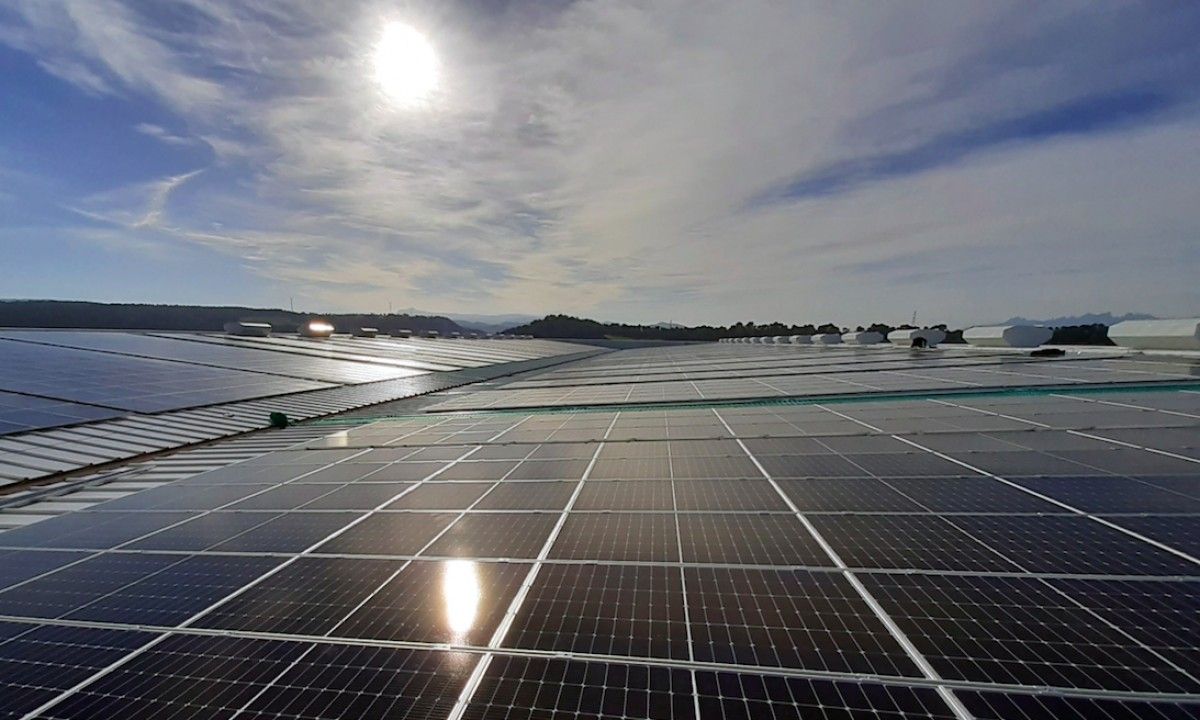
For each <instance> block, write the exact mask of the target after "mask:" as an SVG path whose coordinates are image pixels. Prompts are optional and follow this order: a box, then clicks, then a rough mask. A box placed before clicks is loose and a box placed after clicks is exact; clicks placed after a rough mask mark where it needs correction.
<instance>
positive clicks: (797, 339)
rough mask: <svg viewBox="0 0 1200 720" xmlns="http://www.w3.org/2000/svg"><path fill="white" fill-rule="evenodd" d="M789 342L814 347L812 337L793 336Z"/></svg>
mask: <svg viewBox="0 0 1200 720" xmlns="http://www.w3.org/2000/svg"><path fill="white" fill-rule="evenodd" d="M789 340H791V343H792V344H793V345H812V335H793V336H792V337H791V338H789Z"/></svg>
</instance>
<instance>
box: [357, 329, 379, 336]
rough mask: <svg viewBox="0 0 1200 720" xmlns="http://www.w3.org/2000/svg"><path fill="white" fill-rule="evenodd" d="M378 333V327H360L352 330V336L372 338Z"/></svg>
mask: <svg viewBox="0 0 1200 720" xmlns="http://www.w3.org/2000/svg"><path fill="white" fill-rule="evenodd" d="M378 334H379V328H368V327H360V328H357V329H356V330H355V331H354V337H360V338H373V337H375V336H376V335H378Z"/></svg>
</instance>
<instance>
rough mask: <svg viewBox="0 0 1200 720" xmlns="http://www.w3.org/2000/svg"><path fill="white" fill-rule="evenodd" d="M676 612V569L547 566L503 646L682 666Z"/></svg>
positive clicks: (679, 591) (681, 618) (681, 619)
mask: <svg viewBox="0 0 1200 720" xmlns="http://www.w3.org/2000/svg"><path fill="white" fill-rule="evenodd" d="M683 605H684V598H683V586H682V579H681V576H680V570H679V568H676V567H663V566H657V567H655V566H637V565H590V564H589V565H546V566H543V567H542V569H541V572H540V573H539V574H538V576H537V578H536V579H535V580H534V583H533V586H532V588H531V589H530V591H529V596H528V597H527V598H526V600H525V604H524V605H523V606H522V608H521V612H520V613H519V614H518V615H517V618H516V621H515V622H514V624H513V627H512V631H511V632H510V633H509V634H508V636H507V637H506V640H505V645H506V646H509V647H515V648H530V649H535V650H551V651H562V650H568V651H575V652H585V653H592V654H600V655H627V656H632V657H664V658H676V659H680V660H687V659H689V649H688V631H687V622H686V618H685V614H684V609H683Z"/></svg>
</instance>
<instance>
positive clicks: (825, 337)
mask: <svg viewBox="0 0 1200 720" xmlns="http://www.w3.org/2000/svg"><path fill="white" fill-rule="evenodd" d="M812 341H813V344H814V345H841V344H842V336H841V335H839V334H837V333H817V334H816V335H813V336H812Z"/></svg>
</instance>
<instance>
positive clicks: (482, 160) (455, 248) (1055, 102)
mask: <svg viewBox="0 0 1200 720" xmlns="http://www.w3.org/2000/svg"><path fill="white" fill-rule="evenodd" d="M389 22H404V23H407V24H409V25H411V26H413V27H415V28H418V29H419V30H420V32H422V33H424V34H425V35H426V36H427V37H428V38H429V41H430V43H431V44H432V46H433V48H434V50H435V51H436V53H437V58H438V67H439V82H438V85H437V87H436V89H435V91H434V92H433V93H432V95H430V96H429V97H428V98H425V99H423V100H422V102H421V103H418V104H416V105H415V106H412V107H397V106H396V105H395V104H393V103H390V102H389V101H388V99H387V97H386V96H385V95H384V94H383V93H381V89H380V87H379V85H378V84H377V83H376V82H375V71H374V68H373V65H372V53H373V50H374V46H375V43H376V42H378V41H379V38H380V37H381V34H382V32H383V29H384V27H385V26H386V24H387V23H389ZM1197 31H1200V10H1198V9H1194V8H1192V7H1191V6H1189V5H1186V4H1180V5H1174V6H1169V7H1164V6H1157V7H1154V8H1150V7H1144V6H1135V5H1130V4H1126V3H1115V2H1114V3H1083V4H1077V3H1053V4H1043V5H1038V6H1033V7H1031V6H1029V5H1027V4H1023V3H1017V4H1005V3H992V2H988V3H944V4H937V3H935V4H928V5H923V6H919V7H913V6H908V7H905V8H903V9H901V8H896V7H893V6H889V5H886V4H866V5H854V6H848V5H834V6H828V7H812V6H801V5H798V4H793V3H771V2H746V3H736V4H728V3H716V2H713V3H707V2H700V3H697V2H682V0H680V1H679V2H660V3H653V4H649V5H647V4H645V3H633V2H628V3H627V2H619V1H611V0H610V1H606V2H574V3H570V2H565V3H555V4H544V3H538V2H533V1H532V0H530V1H529V2H514V3H507V4H501V5H496V6H493V5H490V4H480V3H471V2H461V3H432V2H431V3H412V4H408V5H406V6H404V7H403V8H399V7H397V6H394V5H390V4H386V3H378V2H361V3H299V4H297V3H292V2H285V1H284V0H256V1H254V2H246V1H244V0H241V1H234V0H187V1H186V2H183V3H174V4H170V5H159V4H145V3H125V2H118V0H70V1H63V2H43V1H42V0H28V1H23V2H18V3H17V4H15V5H13V6H11V7H9V8H8V9H6V10H0V44H3V45H4V46H6V48H7V50H8V51H10V52H13V53H18V54H20V55H21V56H23V57H25V58H27V60H28V62H29V67H30V70H29V71H28V73H29V75H28V76H27V77H24V78H18V79H14V78H11V77H10V78H8V79H7V80H4V81H0V82H16V81H18V80H19V81H22V82H23V83H24V85H25V86H26V87H27V92H28V93H29V95H30V96H31V97H32V98H33V100H31V102H34V101H35V100H36V99H37V97H38V93H39V92H40V91H39V90H38V89H36V87H38V83H41V84H42V85H45V84H46V83H49V82H54V83H61V84H62V86H63V87H65V88H70V91H71V92H74V93H77V94H78V96H79V97H80V98H81V100H80V102H91V103H94V106H95V108H97V110H96V112H97V113H101V119H103V118H104V115H103V114H105V113H107V114H108V116H109V117H111V118H112V120H111V124H112V126H114V127H116V126H117V125H119V126H120V127H121V128H123V130H122V131H121V132H124V133H127V134H128V137H127V138H126V139H125V140H123V142H126V143H128V144H129V147H130V148H135V147H136V152H133V153H132V155H129V154H126V155H124V156H123V157H124V158H125V160H123V161H121V162H120V163H118V165H119V167H117V168H116V169H117V170H119V172H114V176H113V177H112V179H111V181H110V182H109V183H107V184H104V183H98V182H97V181H96V173H95V172H92V173H90V174H89V175H88V176H87V177H86V178H85V179H80V180H78V181H75V180H73V179H72V178H71V177H68V176H69V172H65V171H62V170H60V169H58V167H57V166H54V169H53V170H51V171H47V172H48V173H50V174H49V175H48V180H47V182H45V183H38V184H37V185H38V186H39V187H40V188H41V189H40V192H46V187H47V184H48V185H49V186H50V187H51V188H53V189H52V192H53V193H55V197H54V198H53V200H54V202H53V203H52V205H53V206H54V207H65V208H71V209H72V210H73V211H75V212H71V213H68V214H66V215H64V216H63V217H54V216H51V215H49V214H47V215H45V216H43V217H37V218H34V220H36V222H35V223H34V224H36V226H37V228H38V232H43V233H52V234H57V235H60V236H62V237H69V236H72V233H81V232H82V231H83V230H88V229H94V228H95V225H96V224H100V225H103V224H106V223H107V224H108V225H110V226H113V227H119V228H122V229H124V230H125V231H126V232H129V233H132V234H137V235H141V236H144V239H147V240H148V241H152V242H154V243H156V244H160V245H165V246H168V247H169V246H171V245H172V244H179V245H181V246H182V245H186V246H188V247H190V248H195V249H198V250H199V251H202V252H208V253H212V254H213V256H214V257H218V258H225V261H226V262H228V263H230V264H231V265H236V266H237V267H238V268H248V269H249V272H251V273H253V274H255V275H257V276H259V277H261V278H263V279H264V281H266V283H265V284H266V285H268V286H271V287H274V286H286V287H288V288H290V289H293V290H294V291H298V292H300V293H306V294H307V295H308V296H309V297H311V299H312V301H313V304H323V305H325V306H327V307H329V308H330V309H380V308H383V307H386V305H387V303H388V302H389V301H391V302H394V304H395V305H396V306H398V307H402V306H420V307H436V308H439V309H445V310H457V311H470V310H476V309H478V308H479V307H481V306H486V307H487V308H488V310H489V311H497V312H500V311H512V312H552V311H554V312H560V311H561V312H573V313H579V314H589V315H596V316H602V317H612V318H618V319H630V320H643V321H655V320H661V319H663V318H664V317H671V318H674V319H676V320H680V321H685V322H729V321H733V320H737V319H745V318H748V317H756V318H759V319H766V318H768V317H772V318H780V319H794V320H812V319H816V318H817V317H829V318H835V319H837V320H839V321H842V322H851V321H853V324H857V323H858V322H869V321H871V320H875V319H891V320H899V319H903V317H891V316H889V315H888V313H897V312H899V314H900V315H902V316H907V315H908V314H909V312H911V310H910V309H908V308H909V306H926V307H929V308H930V311H931V312H932V311H933V309H934V308H938V307H940V308H948V309H947V310H945V312H947V313H950V314H951V315H952V317H947V318H946V319H947V320H950V321H952V322H953V321H956V320H963V321H970V320H973V319H987V318H989V317H996V318H1002V317H1008V316H1011V315H1016V314H1025V315H1030V316H1037V315H1045V314H1065V313H1068V312H1072V311H1082V310H1088V309H1095V306H1096V305H1099V306H1102V307H1103V308H1105V309H1107V308H1110V307H1111V308H1114V309H1127V310H1140V311H1148V312H1157V313H1160V314H1173V313H1184V312H1194V308H1195V307H1196V305H1198V304H1200V296H1198V295H1197V292H1196V291H1195V290H1192V289H1190V288H1189V287H1188V284H1187V283H1185V282H1180V281H1182V280H1183V279H1184V276H1185V269H1186V268H1187V267H1189V264H1190V267H1193V268H1194V267H1195V266H1196V261H1197V259H1198V258H1197V250H1196V246H1195V243H1194V241H1193V240H1194V238H1195V237H1196V236H1197V231H1198V230H1200V219H1198V218H1197V217H1196V215H1195V213H1194V210H1193V209H1192V205H1193V204H1194V201H1192V200H1189V199H1188V198H1187V197H1186V195H1187V193H1186V192H1183V191H1182V188H1184V187H1188V186H1194V183H1195V180H1196V179H1197V177H1198V175H1200V159H1197V158H1195V156H1194V153H1193V154H1191V155H1189V154H1188V153H1185V152H1183V148H1184V147H1185V146H1186V145H1188V144H1189V143H1191V144H1193V145H1194V143H1195V140H1196V139H1197V133H1198V128H1200V122H1198V119H1200V114H1198V113H1197V100H1198V98H1197V93H1196V88H1195V87H1194V81H1192V80H1191V78H1194V77H1195V76H1196V75H1197V73H1200V50H1198V49H1197V47H1196V46H1195V43H1194V37H1195V34H1196V32H1197ZM33 73H42V74H43V77H40V78H39V77H34V76H33ZM0 132H3V133H4V134H5V135H3V136H0V137H3V138H5V139H11V136H12V134H14V133H18V132H28V131H23V130H21V129H20V128H13V127H8V126H4V127H0ZM40 140H42V141H43V145H42V146H40V148H39V149H37V150H32V151H29V152H67V151H74V152H79V151H80V147H79V146H76V147H72V148H70V150H68V148H64V147H61V145H57V146H56V142H55V139H54V138H53V137H50V136H49V135H48V136H47V137H44V138H40ZM106 141H107V140H106V138H105V136H104V135H103V134H101V132H100V131H99V130H97V132H96V134H95V135H94V136H93V137H92V138H91V139H90V141H89V140H86V139H84V138H81V137H79V136H78V135H76V136H73V137H72V138H71V140H70V142H72V143H76V144H80V143H83V144H86V143H87V142H93V143H104V142H106ZM139 143H140V144H139ZM24 145H25V146H26V147H29V146H30V144H29V143H28V142H26V143H24ZM3 159H4V157H3V155H0V160H3ZM50 165H53V163H50ZM85 180H86V181H85ZM97 184H99V185H100V187H97ZM30 187H33V186H32V185H31V186H30ZM29 192H32V190H30V191H29ZM31 222H32V221H31ZM80 223H83V224H82V225H81V224H80ZM81 237H82V235H81ZM1148 256H1152V257H1155V258H1158V259H1163V260H1165V262H1163V263H1161V264H1159V263H1143V262H1142V260H1141V259H1142V258H1145V257H1148ZM1031 261H1036V262H1037V264H1038V270H1037V271H1036V272H1035V271H1034V270H1032V269H1030V268H1029V264H1030V262H1031ZM1110 264H1111V265H1112V266H1115V267H1117V268H1120V271H1117V270H1114V269H1113V267H1110ZM1047 267H1052V268H1055V267H1056V268H1060V269H1061V273H1060V277H1059V278H1058V279H1057V280H1056V282H1055V287H1054V288H1053V290H1049V289H1047V287H1046V283H1047V280H1046V275H1045V272H1044V270H1045V268H1047ZM1139 267H1144V268H1146V270H1145V271H1144V272H1142V273H1141V274H1139V271H1138V270H1137V268H1139ZM1151 268H1153V269H1151ZM1164 272H1165V273H1167V275H1168V276H1170V277H1172V278H1174V279H1175V280H1176V282H1162V281H1161V273H1164ZM1152 274H1154V275H1158V276H1159V277H1160V280H1159V281H1157V282H1154V281H1152V279H1151V275H1152ZM1176 276H1178V277H1176ZM968 278H969V281H967V279H968ZM291 291H292V290H290V291H289V292H291ZM224 299H225V298H213V300H214V301H218V300H224ZM238 300H239V301H246V302H255V301H261V302H268V301H269V298H266V297H262V298H259V297H249V296H248V297H246V298H239V299H238ZM897 308H901V309H903V310H902V311H901V310H897Z"/></svg>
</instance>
